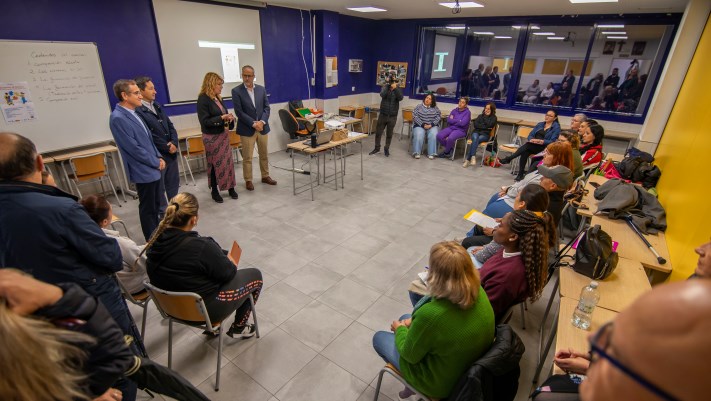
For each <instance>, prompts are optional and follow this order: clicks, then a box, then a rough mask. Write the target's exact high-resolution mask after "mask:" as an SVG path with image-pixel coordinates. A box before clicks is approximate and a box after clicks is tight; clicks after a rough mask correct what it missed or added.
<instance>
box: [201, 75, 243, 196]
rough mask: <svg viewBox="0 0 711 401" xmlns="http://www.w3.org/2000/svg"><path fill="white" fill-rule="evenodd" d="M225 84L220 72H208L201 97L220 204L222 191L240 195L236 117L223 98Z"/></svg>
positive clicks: (207, 147)
mask: <svg viewBox="0 0 711 401" xmlns="http://www.w3.org/2000/svg"><path fill="white" fill-rule="evenodd" d="M224 83H225V81H224V79H222V77H221V76H219V75H218V74H217V73H214V72H208V73H207V74H205V78H204V79H203V80H202V87H201V88H200V94H199V95H198V99H197V115H198V120H200V130H201V131H202V142H203V143H204V144H205V157H206V158H207V165H208V185H209V186H210V188H212V199H213V200H214V201H215V202H217V203H222V202H223V200H222V196H220V192H219V191H220V190H222V191H224V190H227V191H228V193H229V195H230V198H232V199H237V198H238V195H237V191H235V185H237V181H236V179H235V168H234V161H233V160H232V148H231V147H230V130H233V129H234V128H235V116H234V115H233V114H232V113H230V112H228V110H227V107H225V103H224V102H223V101H222V95H221V93H222V85H223V84H224Z"/></svg>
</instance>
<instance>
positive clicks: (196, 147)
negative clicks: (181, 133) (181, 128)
mask: <svg viewBox="0 0 711 401" xmlns="http://www.w3.org/2000/svg"><path fill="white" fill-rule="evenodd" d="M185 150H186V152H187V153H188V156H190V155H196V154H203V153H205V144H204V143H203V142H202V135H197V136H191V137H189V138H187V139H185Z"/></svg>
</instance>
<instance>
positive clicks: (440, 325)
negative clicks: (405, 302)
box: [395, 287, 494, 398]
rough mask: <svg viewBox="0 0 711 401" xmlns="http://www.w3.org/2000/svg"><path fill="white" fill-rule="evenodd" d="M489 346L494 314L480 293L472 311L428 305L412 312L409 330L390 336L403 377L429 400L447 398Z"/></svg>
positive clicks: (402, 328) (439, 301)
mask: <svg viewBox="0 0 711 401" xmlns="http://www.w3.org/2000/svg"><path fill="white" fill-rule="evenodd" d="M493 342H494V311H493V309H492V308H491V304H490V303H489V299H488V298H487V297H486V293H485V292H484V289H482V288H481V287H480V288H479V297H478V299H477V302H476V303H475V304H474V306H472V307H471V308H469V309H467V310H463V309H460V308H459V307H458V306H456V305H453V304H452V303H451V302H449V301H448V300H445V299H431V300H430V301H429V302H427V303H425V304H423V305H421V306H420V307H419V308H417V309H415V311H414V312H413V314H412V323H411V324H410V327H409V328H407V327H405V326H400V327H398V328H397V330H396V331H395V345H396V346H397V350H398V352H399V353H400V370H401V372H402V375H403V377H404V378H405V379H406V380H407V382H408V383H410V384H412V385H413V386H414V387H415V388H416V389H418V390H419V391H421V392H422V393H423V394H425V395H427V396H429V397H432V398H445V397H447V396H448V395H449V393H450V392H451V391H452V388H454V386H455V384H457V381H458V380H459V378H460V377H461V376H462V374H464V372H465V371H466V370H467V369H468V368H469V367H470V366H471V365H472V364H473V363H474V361H476V360H477V359H479V358H480V357H481V356H482V355H484V353H485V352H486V351H488V350H489V347H491V344H492V343H493Z"/></svg>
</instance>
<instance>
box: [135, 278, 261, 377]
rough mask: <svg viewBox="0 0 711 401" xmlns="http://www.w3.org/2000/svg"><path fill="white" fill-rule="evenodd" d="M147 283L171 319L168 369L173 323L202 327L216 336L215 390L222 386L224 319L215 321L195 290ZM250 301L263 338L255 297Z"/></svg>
mask: <svg viewBox="0 0 711 401" xmlns="http://www.w3.org/2000/svg"><path fill="white" fill-rule="evenodd" d="M143 285H144V286H145V287H146V290H147V291H148V293H149V294H150V296H151V297H152V298H153V300H154V302H155V304H156V307H157V308H158V311H160V314H161V315H162V316H163V318H165V319H168V368H169V369H171V368H172V365H173V322H174V321H175V322H177V323H180V324H184V325H187V326H191V327H198V328H201V329H203V330H205V331H208V332H210V333H212V334H213V335H216V336H217V338H218V346H217V374H216V377H215V391H218V390H219V389H220V365H221V364H222V331H223V330H222V321H219V322H213V321H211V320H210V315H209V314H208V313H207V307H206V306H205V301H204V300H203V299H202V297H200V295H198V294H196V293H194V292H173V291H165V290H161V289H160V288H158V287H156V286H154V285H152V284H151V283H149V282H147V281H146V282H144V283H143ZM249 303H250V305H251V307H252V318H253V319H254V329H255V331H256V336H257V338H259V326H258V325H257V311H256V309H255V308H254V297H253V296H252V293H250V294H249Z"/></svg>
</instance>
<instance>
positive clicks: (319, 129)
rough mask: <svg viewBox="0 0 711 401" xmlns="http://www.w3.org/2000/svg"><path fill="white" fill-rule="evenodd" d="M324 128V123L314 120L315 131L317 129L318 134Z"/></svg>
mask: <svg viewBox="0 0 711 401" xmlns="http://www.w3.org/2000/svg"><path fill="white" fill-rule="evenodd" d="M325 127H326V123H325V122H324V121H323V120H316V129H318V131H319V132H321V131H323V129H324V128H325Z"/></svg>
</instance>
